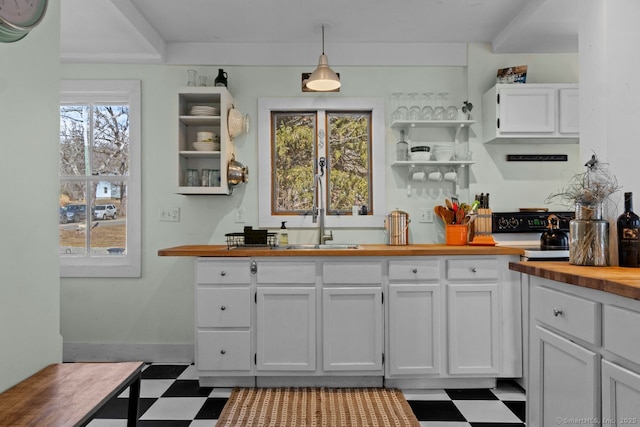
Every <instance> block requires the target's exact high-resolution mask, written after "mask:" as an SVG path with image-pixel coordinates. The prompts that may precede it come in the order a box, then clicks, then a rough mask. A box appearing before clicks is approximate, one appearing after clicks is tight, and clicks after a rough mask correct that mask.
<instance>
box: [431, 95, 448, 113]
mask: <svg viewBox="0 0 640 427" xmlns="http://www.w3.org/2000/svg"><path fill="white" fill-rule="evenodd" d="M447 95H449V94H448V93H447V92H440V93H439V94H438V104H437V107H436V108H435V109H434V110H433V113H434V116H435V117H434V118H435V119H436V120H445V119H446V117H447V110H446V109H445V108H444V101H445V99H446V98H447Z"/></svg>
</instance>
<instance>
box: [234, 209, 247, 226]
mask: <svg viewBox="0 0 640 427" xmlns="http://www.w3.org/2000/svg"><path fill="white" fill-rule="evenodd" d="M235 222H236V223H238V224H241V223H244V222H245V220H244V208H238V209H236V218H235Z"/></svg>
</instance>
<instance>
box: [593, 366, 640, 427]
mask: <svg viewBox="0 0 640 427" xmlns="http://www.w3.org/2000/svg"><path fill="white" fill-rule="evenodd" d="M602 419H603V422H602V424H603V425H605V424H606V425H610V426H621V425H629V424H637V423H638V422H640V374H638V373H636V372H633V371H630V370H628V369H625V368H623V367H621V366H618V365H616V364H614V363H611V362H608V361H606V360H603V361H602Z"/></svg>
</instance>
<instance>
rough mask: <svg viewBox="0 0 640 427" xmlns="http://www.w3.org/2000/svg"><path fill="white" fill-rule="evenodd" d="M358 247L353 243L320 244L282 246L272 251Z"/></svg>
mask: <svg viewBox="0 0 640 427" xmlns="http://www.w3.org/2000/svg"><path fill="white" fill-rule="evenodd" d="M358 248H359V246H358V245H357V244H355V243H348V244H345V243H336V244H334V245H330V244H327V245H320V244H317V243H316V244H313V243H310V244H302V245H284V246H278V247H276V248H274V249H329V250H331V249H334V250H336V249H358Z"/></svg>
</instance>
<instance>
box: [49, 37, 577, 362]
mask: <svg viewBox="0 0 640 427" xmlns="http://www.w3.org/2000/svg"><path fill="white" fill-rule="evenodd" d="M469 52H470V54H469V59H470V61H469V62H470V63H469V68H468V70H467V68H466V67H344V68H340V69H339V70H338V71H339V72H340V73H341V78H342V81H343V87H342V89H341V92H340V93H339V94H325V95H322V96H344V97H354V96H380V97H384V98H385V100H386V101H387V105H388V107H389V108H390V105H389V102H390V101H389V97H390V95H391V93H393V92H411V91H418V92H426V91H434V92H438V91H443V90H444V91H447V92H449V93H450V100H451V101H452V102H454V103H455V104H456V105H461V104H462V101H464V100H466V99H471V100H472V101H473V103H474V105H475V106H476V108H477V109H474V113H475V114H476V115H477V118H478V119H480V116H479V113H480V111H479V110H480V108H479V106H480V104H481V102H480V96H481V94H482V92H484V90H486V89H488V88H489V87H490V85H491V82H492V81H493V79H494V77H495V72H496V69H497V68H499V67H498V65H502V63H506V65H514V63H515V62H518V63H519V62H520V61H521V60H525V61H527V62H528V63H529V64H532V65H537V64H540V67H535V66H534V67H532V68H533V69H532V77H534V76H537V77H538V78H540V79H541V80H540V81H547V82H556V81H560V82H562V81H576V79H577V64H576V62H577V57H576V56H575V55H569V56H565V55H556V56H549V57H545V58H544V59H539V60H538V59H537V56H535V55H534V56H528V57H526V58H521V57H517V58H514V59H513V60H511V58H509V57H508V56H504V57H503V56H501V57H500V58H495V56H494V55H492V54H491V53H490V52H489V50H488V49H487V47H486V46H484V45H480V46H471V47H470V51H469ZM516 65H517V64H516ZM189 68H192V67H188V66H156V65H143V66H138V65H111V66H109V65H71V64H63V65H62V71H61V73H62V76H63V78H68V79H88V78H92V79H99V78H109V79H141V80H142V107H143V113H142V120H143V125H142V144H143V146H142V156H143V180H142V187H143V188H142V194H143V203H142V206H143V209H142V210H143V221H142V223H143V230H142V240H143V248H142V253H143V259H142V269H143V271H142V278H140V279H62V280H61V310H62V314H61V328H62V332H63V336H64V341H65V348H71V347H73V348H74V351H70V352H68V353H67V354H68V355H69V357H75V356H74V355H73V354H71V353H74V352H75V351H76V350H77V351H80V350H79V347H78V346H75V344H78V343H94V344H98V348H99V350H100V351H103V350H104V351H109V352H111V351H112V347H109V349H108V350H106V348H105V347H101V346H100V344H103V343H106V344H109V345H114V346H118V345H124V346H129V347H131V348H136V347H139V344H175V345H182V347H181V349H182V353H180V352H178V353H177V354H176V353H174V354H173V356H172V357H185V358H188V357H189V354H188V351H189V349H191V348H192V347H191V345H192V343H193V339H194V337H193V333H194V327H193V285H192V283H193V259H191V258H180V257H178V258H172V257H158V256H157V251H158V249H161V248H166V247H171V246H177V245H183V244H207V243H211V244H223V243H224V234H225V233H228V232H232V231H241V230H242V227H243V226H244V225H254V226H257V218H258V215H257V206H258V192H257V188H258V186H257V184H256V179H257V170H258V167H259V166H260V165H263V164H265V162H268V159H260V158H258V144H259V143H265V141H257V129H256V126H255V125H256V123H257V100H258V98H260V97H277V96H310V95H309V94H302V93H301V91H300V74H301V73H302V72H305V71H307V72H308V71H311V68H313V64H310V66H309V67H308V68H296V67H224V69H225V71H226V72H227V73H228V74H229V89H230V91H231V93H232V94H233V96H234V99H235V106H236V108H238V109H240V110H241V111H243V112H245V113H248V114H249V115H250V117H251V125H252V126H251V129H250V132H249V134H247V135H244V136H242V137H240V138H238V140H237V141H236V153H237V158H238V160H240V161H241V162H243V163H245V164H246V165H247V166H248V167H249V168H250V171H251V173H250V179H249V183H248V184H247V185H244V186H240V187H237V189H236V190H235V192H234V194H233V195H232V196H181V195H176V194H175V193H174V191H175V185H176V180H175V178H174V177H175V174H176V173H177V172H176V168H177V161H176V149H175V144H176V142H175V141H176V135H177V106H176V105H177V94H176V90H177V89H178V88H179V87H182V86H184V85H185V84H186V81H187V72H186V70H187V69H189ZM218 68H219V67H218V66H199V67H195V69H197V70H198V73H199V74H204V75H208V76H209V77H211V78H213V77H214V76H215V75H216V74H217V71H218ZM556 70H558V71H557V72H556ZM467 88H469V96H467V90H468V89H467ZM471 88H473V90H471ZM387 116H388V112H387ZM480 124H481V120H478V121H477V123H476V124H475V125H474V128H473V129H474V130H473V132H475V134H477V135H481V129H480ZM399 136H400V135H399V134H398V133H396V132H394V131H391V130H390V129H388V130H387V134H386V139H387V143H388V144H387V164H389V163H391V162H392V160H393V159H394V156H395V143H396V142H397V141H398V139H399ZM442 137H443V138H445V137H449V136H447V135H444V136H442ZM472 137H474V135H473V134H472ZM473 144H475V145H477V146H475V147H473V148H472V150H473V151H474V153H475V158H476V160H477V161H478V164H476V165H474V166H473V167H472V171H473V173H472V175H471V179H472V186H471V190H472V191H471V193H470V192H469V189H463V191H462V192H461V195H462V196H463V200H468V197H469V194H473V191H477V192H481V191H482V192H487V191H489V192H490V193H492V200H493V201H494V202H495V204H496V206H500V204H501V205H502V207H503V208H516V207H520V206H534V205H535V206H538V205H541V204H543V202H544V197H546V195H547V194H548V193H549V192H551V191H552V190H554V189H555V184H557V183H559V182H560V180H561V179H560V178H561V177H560V176H559V175H560V174H559V173H557V174H556V177H555V178H554V179H555V181H552V184H553V185H547V186H546V188H542V189H539V183H537V182H536V181H538V180H539V179H540V177H539V176H538V174H537V170H531V171H525V173H524V174H521V175H518V176H515V177H514V176H513V175H510V174H507V173H505V172H504V170H501V169H500V168H499V167H498V168H497V167H496V164H501V163H502V162H501V160H499V159H498V160H496V159H494V158H493V157H492V156H493V155H494V154H493V153H492V152H491V151H490V150H489V149H487V148H486V147H483V146H482V144H480V143H472V145H473ZM570 149H571V150H574V151H576V150H577V146H572V147H571V148H570ZM386 178H387V188H386V197H387V208H388V210H393V209H395V208H400V209H402V210H405V211H407V212H408V213H409V214H410V216H411V218H416V217H417V213H418V209H419V208H429V209H431V208H432V207H433V206H434V205H435V204H442V203H443V201H444V197H445V195H446V191H450V189H449V188H448V187H446V186H445V185H440V186H438V185H436V186H430V184H420V185H415V184H414V185H413V187H414V189H413V191H412V194H411V196H410V197H408V196H407V192H406V191H407V190H406V180H405V172H403V171H399V170H396V169H392V168H391V167H388V168H387V177H386ZM548 182H549V181H548V180H547V182H545V184H548ZM505 187H506V188H509V191H510V192H509V193H508V194H507V193H506V192H505V191H504V190H502V188H505ZM514 188H515V189H517V190H513V191H511V189H514ZM533 188H536V189H537V191H536V192H534V191H531V190H532V189H533ZM451 189H452V187H451ZM493 189H495V191H492V190H493ZM498 189H500V191H499V190H498ZM523 189H524V190H523ZM500 193H502V195H503V196H502V197H501V195H500ZM532 195H533V196H535V199H533V200H532ZM505 200H506V201H505ZM173 206H177V207H180V209H181V211H180V222H178V223H172V222H159V221H158V220H157V211H158V209H160V208H162V207H173ZM238 207H243V208H244V209H245V217H246V224H236V223H234V214H235V210H236V209H237V208H238ZM380 227H382V224H380ZM441 229H442V227H441V225H440V224H439V223H438V222H436V223H434V224H420V223H418V221H417V219H414V221H413V222H412V223H411V227H410V230H411V235H410V241H411V242H412V243H433V242H442V241H443V238H442V235H441ZM313 235H314V233H312V232H309V231H301V230H290V236H289V239H290V241H291V242H303V241H309V240H310V239H311V238H312V237H313ZM334 237H335V239H336V242H360V243H382V242H384V234H383V232H382V229H381V228H380V229H374V230H365V231H357V230H343V229H338V230H334ZM147 354H148V353H147ZM102 357H118V355H117V354H116V353H109V354H106V353H102ZM152 357H160V356H159V355H157V354H156V355H154V356H152Z"/></svg>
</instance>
